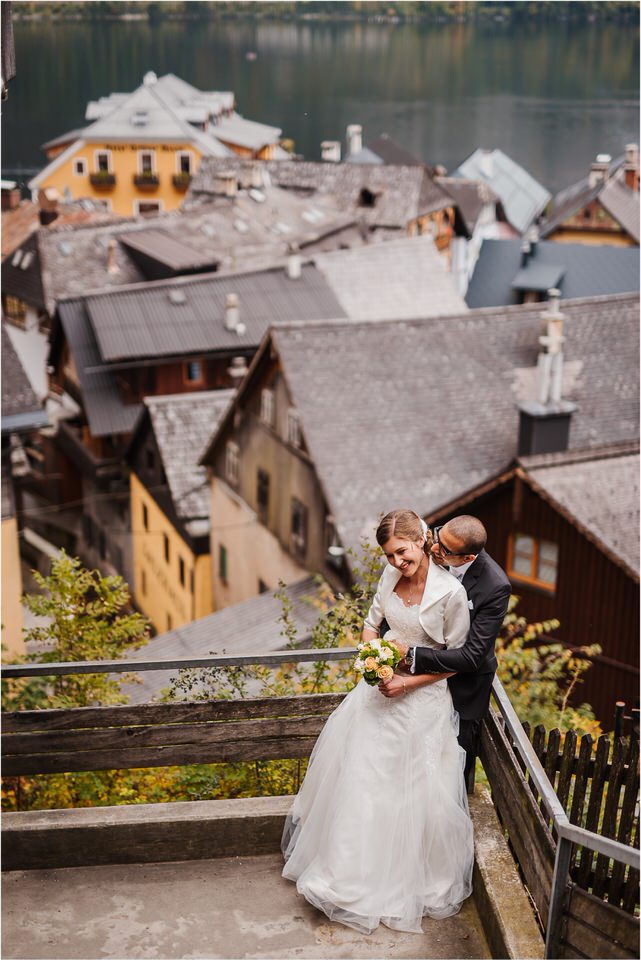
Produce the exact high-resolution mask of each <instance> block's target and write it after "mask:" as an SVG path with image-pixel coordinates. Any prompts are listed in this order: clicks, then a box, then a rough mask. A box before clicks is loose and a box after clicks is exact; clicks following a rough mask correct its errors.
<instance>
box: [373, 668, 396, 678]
mask: <svg viewBox="0 0 641 960" xmlns="http://www.w3.org/2000/svg"><path fill="white" fill-rule="evenodd" d="M376 676H377V677H378V678H379V680H391V679H392V677H393V676H394V671H393V670H392V668H391V667H388V666H384V667H379V668H378V670H377V671H376Z"/></svg>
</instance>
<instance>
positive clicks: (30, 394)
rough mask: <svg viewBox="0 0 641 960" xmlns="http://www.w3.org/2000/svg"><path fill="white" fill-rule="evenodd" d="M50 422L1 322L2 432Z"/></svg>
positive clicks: (33, 427)
mask: <svg viewBox="0 0 641 960" xmlns="http://www.w3.org/2000/svg"><path fill="white" fill-rule="evenodd" d="M48 422H49V418H48V417H47V414H46V411H45V410H44V409H43V406H42V404H41V403H40V401H39V400H38V398H37V396H36V394H35V391H34V389H33V387H32V386H31V383H30V381H29V378H28V377H27V374H26V373H25V370H24V367H23V366H22V363H21V362H20V358H19V357H18V354H17V353H16V351H15V349H14V346H13V343H12V342H11V337H10V336H9V333H8V332H7V325H6V322H5V321H4V320H3V321H2V433H3V434H4V433H12V432H14V431H15V432H16V433H19V432H20V431H22V430H33V429H36V428H38V427H44V426H46V424H47V423H48Z"/></svg>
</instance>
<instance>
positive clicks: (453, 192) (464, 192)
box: [435, 177, 501, 236]
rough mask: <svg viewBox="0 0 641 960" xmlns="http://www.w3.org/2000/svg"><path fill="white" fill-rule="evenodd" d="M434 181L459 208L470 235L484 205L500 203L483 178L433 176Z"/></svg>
mask: <svg viewBox="0 0 641 960" xmlns="http://www.w3.org/2000/svg"><path fill="white" fill-rule="evenodd" d="M435 180H436V183H438V185H439V187H442V188H443V190H445V191H446V192H447V193H448V194H449V195H450V196H451V197H452V200H453V201H454V203H455V204H456V206H457V207H458V209H459V212H460V214H461V216H462V217H463V220H464V221H465V225H466V226H467V229H468V233H469V234H470V236H471V235H472V234H473V233H474V228H475V226H476V222H477V220H478V218H479V216H480V215H481V211H482V210H483V208H484V207H486V206H488V204H491V205H493V206H496V205H497V204H500V202H501V201H500V199H499V197H498V196H497V195H496V193H495V192H494V190H492V188H491V187H490V186H489V184H487V183H485V181H484V180H466V179H465V177H435Z"/></svg>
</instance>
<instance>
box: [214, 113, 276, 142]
mask: <svg viewBox="0 0 641 960" xmlns="http://www.w3.org/2000/svg"><path fill="white" fill-rule="evenodd" d="M282 132H283V131H282V130H281V129H280V127H270V126H268V125H267V124H266V123H257V122H256V121H255V120H245V118H244V117H241V116H239V115H238V114H234V115H233V116H231V117H224V118H223V119H222V120H221V121H220V122H219V123H217V124H216V126H215V127H214V128H213V130H212V133H213V135H214V136H215V137H216V138H217V139H218V140H222V141H223V142H224V143H233V144H236V145H238V146H239V147H246V148H247V149H248V150H260V149H261V148H262V147H265V146H267V145H270V144H273V143H278V139H279V137H280V135H281V133H282Z"/></svg>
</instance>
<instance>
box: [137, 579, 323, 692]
mask: <svg viewBox="0 0 641 960" xmlns="http://www.w3.org/2000/svg"><path fill="white" fill-rule="evenodd" d="M276 592H277V591H276V590H269V591H267V592H266V593H261V594H260V595H259V596H257V597H252V599H251V600H245V601H244V602H243V603H235V604H234V605H233V606H231V607H227V608H226V609H224V610H218V611H217V612H216V613H210V614H209V615H208V616H206V617H201V618H200V619H199V620H194V621H193V622H192V623H187V624H185V626H183V627H178V628H177V629H176V630H169V631H168V632H167V633H161V634H159V636H157V637H154V639H153V640H150V641H149V643H147V644H146V645H145V646H144V647H142V648H139V649H138V650H132V651H131V653H130V654H129V658H130V659H131V660H132V661H135V660H149V659H151V658H158V659H162V658H164V657H184V658H188V657H207V656H210V655H215V654H218V655H219V656H223V655H224V654H228V655H230V656H249V655H250V654H252V653H269V652H270V651H273V650H284V649H285V648H286V646H287V638H286V637H284V636H283V634H282V629H283V625H282V623H280V622H279V617H281V616H282V612H283V609H282V604H281V602H280V600H278V599H277V598H276V597H275V593H276ZM285 592H286V595H287V597H288V599H289V600H290V602H291V603H292V618H293V621H294V623H295V624H296V627H297V630H298V637H299V640H301V641H303V640H304V639H305V638H306V637H308V636H309V633H310V632H311V630H312V628H313V626H314V625H315V623H316V621H317V620H318V618H319V616H320V613H321V609H320V606H319V605H315V604H313V603H310V602H309V600H308V598H311V597H316V596H318V584H317V583H316V581H315V580H314V578H313V577H306V578H305V579H304V580H300V581H299V582H298V583H294V584H291V585H289V586H288V587H287V588H286V590H285ZM132 668H133V663H132ZM177 672H178V671H176V670H173V671H171V670H167V671H165V670H162V671H156V670H154V671H153V673H152V672H148V671H145V672H144V673H142V674H141V675H140V678H141V680H142V683H141V684H131V685H128V686H127V693H128V694H129V695H130V699H131V702H132V703H144V702H146V701H149V700H151V699H152V698H153V697H154V696H156V695H157V694H158V693H159V692H160V690H162V688H163V687H166V686H167V685H168V684H169V683H170V681H171V679H172V677H175V676H177Z"/></svg>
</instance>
